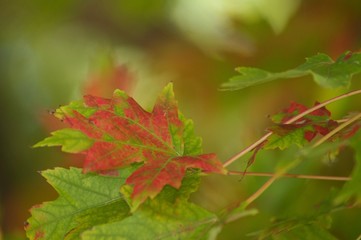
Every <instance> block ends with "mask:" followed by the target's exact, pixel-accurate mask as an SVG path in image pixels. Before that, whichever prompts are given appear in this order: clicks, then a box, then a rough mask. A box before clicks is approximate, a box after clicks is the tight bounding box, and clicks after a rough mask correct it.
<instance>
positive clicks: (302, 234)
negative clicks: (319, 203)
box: [257, 215, 337, 240]
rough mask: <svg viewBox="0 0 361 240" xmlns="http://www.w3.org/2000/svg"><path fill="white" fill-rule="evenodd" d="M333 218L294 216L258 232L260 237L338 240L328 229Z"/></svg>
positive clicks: (279, 239)
mask: <svg viewBox="0 0 361 240" xmlns="http://www.w3.org/2000/svg"><path fill="white" fill-rule="evenodd" d="M331 223H332V219H331V217H330V216H329V215H320V216H312V217H293V218H288V219H284V220H277V221H276V222H275V223H274V224H273V225H272V226H271V227H270V228H268V229H266V230H264V231H262V232H261V233H257V235H259V237H258V239H270V237H271V239H274V240H288V239H300V240H308V239H322V240H336V239H337V238H335V237H334V236H333V235H332V234H331V233H330V232H329V231H328V230H327V229H328V228H330V227H331Z"/></svg>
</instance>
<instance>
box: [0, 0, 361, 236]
mask: <svg viewBox="0 0 361 240" xmlns="http://www.w3.org/2000/svg"><path fill="white" fill-rule="evenodd" d="M0 27H1V39H0V106H1V107H0V114H1V118H0V122H1V124H0V134H1V135H0V136H1V145H0V177H1V182H0V184H1V185H0V188H1V189H0V190H1V192H0V194H1V196H0V197H1V205H0V216H1V218H0V221H1V228H0V239H1V235H2V236H3V238H4V239H25V234H24V232H23V222H24V221H25V220H26V219H27V218H28V217H29V212H28V209H29V208H30V207H31V206H33V205H35V204H39V203H41V202H43V201H50V200H53V199H55V198H56V193H55V191H54V190H52V189H51V188H50V186H49V185H48V184H47V183H46V182H45V180H44V179H42V177H41V176H40V174H38V172H37V171H40V170H43V169H47V168H53V167H56V166H69V165H79V164H80V163H81V161H80V160H79V159H76V158H74V157H73V156H69V155H67V154H63V153H61V152H60V149H57V148H54V149H53V148H52V149H32V148H31V146H32V145H33V144H34V143H36V142H37V141H39V140H41V139H43V138H44V137H46V136H47V135H48V134H49V132H50V131H52V130H55V129H57V128H59V127H60V126H61V123H58V122H57V121H56V120H53V119H52V117H51V116H50V114H48V111H51V110H52V109H54V108H57V107H58V106H59V105H61V104H67V103H68V102H69V101H71V100H75V99H79V98H81V96H82V95H83V94H85V93H91V94H96V95H101V96H104V97H109V96H111V93H112V91H113V88H115V87H119V88H123V89H125V90H126V91H127V92H128V93H129V94H130V95H132V96H134V98H135V99H136V100H138V101H139V102H140V103H141V104H142V105H143V106H144V107H146V108H148V109H150V108H151V106H152V105H153V103H154V100H155V98H156V96H157V94H158V92H159V91H160V90H161V89H162V88H163V87H164V86H165V84H166V83H167V82H169V81H173V82H174V88H175V93H176V97H177V99H178V101H179V105H180V109H181V110H182V112H183V113H184V114H185V115H186V116H187V117H189V118H192V119H193V120H194V122H195V126H196V132H197V134H199V135H200V136H202V137H203V139H204V149H205V152H216V153H217V154H218V155H219V157H220V158H221V159H222V160H223V161H225V160H227V158H229V157H231V156H232V155H233V154H235V153H237V152H238V151H240V150H242V148H244V147H246V146H247V145H248V144H250V143H252V142H253V141H255V140H257V138H258V137H260V136H261V135H263V133H264V131H265V130H264V129H266V128H267V126H269V124H270V122H269V120H268V118H267V116H268V115H270V114H273V113H276V112H277V111H279V110H280V109H283V108H285V107H286V106H287V105H288V104H289V102H290V101H291V100H293V101H297V102H299V103H302V104H305V105H308V106H310V105H313V102H314V101H316V100H318V101H323V100H325V99H327V98H330V97H333V96H335V95H337V94H340V93H343V92H345V91H346V90H345V89H341V90H340V89H338V90H330V89H322V88H320V87H318V86H317V85H316V84H315V83H314V82H313V81H312V80H311V79H310V78H308V77H305V78H299V79H292V80H283V81H279V82H275V83H271V84H266V85H263V86H259V87H254V88H249V89H245V90H242V91H236V92H220V91H218V90H217V89H218V87H219V85H220V84H221V83H222V82H225V81H227V80H228V78H229V77H231V76H233V75H235V74H236V73H235V72H234V68H235V67H236V66H253V67H259V68H263V69H266V70H270V71H283V70H286V69H288V68H292V67H295V66H297V65H299V64H301V63H303V62H304V59H305V57H308V56H312V55H315V54H317V53H318V52H323V53H327V54H329V55H330V56H331V57H333V58H336V57H337V56H338V55H340V54H341V53H343V52H344V51H346V50H352V51H358V50H359V49H360V45H361V1H359V0H348V1H338V0H319V1H313V0H304V1H296V0H229V1H224V0H211V1H208V0H197V1H185V0H175V1H164V0H153V1H140V0H132V1H95V0H88V1H80V0H63V1H45V0H36V1H22V0H12V1H6V0H4V1H1V3H0ZM357 80H360V76H358V77H356V78H355V80H354V81H353V85H352V87H351V88H352V89H356V88H360V87H361V84H360V83H359V81H357ZM360 100H361V99H360V98H358V97H353V98H352V99H348V100H343V101H342V102H339V103H337V104H333V105H331V106H330V109H331V110H332V111H333V112H334V114H335V116H336V117H340V116H342V115H343V114H345V113H347V112H349V111H352V110H360V109H359V107H360V104H359V103H360ZM285 156H286V157H287V154H282V155H281V154H280V153H278V152H271V153H269V152H267V153H261V154H260V156H258V158H257V162H256V164H255V165H254V166H252V169H250V171H272V167H273V166H274V163H275V162H276V161H277V160H278V159H279V158H281V157H285ZM245 162H246V159H243V160H242V159H241V160H239V161H238V163H236V164H234V165H232V166H231V168H232V169H237V170H241V169H242V168H244V166H245ZM352 164H353V162H352V158H351V157H350V153H347V152H346V153H344V154H343V155H341V157H340V159H339V161H338V162H336V163H333V164H331V165H327V164H323V163H322V162H321V161H319V162H317V163H313V164H308V165H307V166H304V167H303V168H300V169H298V170H299V171H300V172H299V173H302V174H328V175H348V174H349V172H350V170H351V168H352ZM238 180H239V179H238V178H237V177H226V178H224V177H217V176H210V177H207V178H205V179H204V181H203V182H202V186H201V188H200V191H199V192H198V193H197V194H195V195H194V196H193V200H194V201H196V202H198V203H200V204H202V205H203V206H204V207H206V208H208V209H210V210H217V209H220V208H222V207H224V206H226V205H227V204H229V203H231V202H232V201H234V200H236V199H238V198H242V196H243V198H244V199H245V198H246V197H247V196H249V195H250V194H252V192H254V191H255V190H256V189H257V188H258V187H259V186H260V185H261V184H262V183H263V182H264V181H265V180H266V179H265V178H258V177H246V178H245V179H244V180H243V181H241V182H239V181H238ZM337 186H341V183H334V182H320V181H306V180H296V179H288V180H280V181H279V182H277V183H276V184H275V185H274V186H273V187H271V188H270V189H269V191H267V192H266V193H265V194H264V195H263V196H262V197H261V198H260V199H258V200H257V201H256V202H255V207H257V208H259V209H260V212H261V214H259V215H257V216H254V217H249V218H245V219H241V220H239V221H236V222H234V223H232V224H229V225H228V226H226V228H225V229H224V230H223V232H222V233H221V234H220V236H219V239H249V238H246V237H245V234H247V233H249V232H253V231H257V230H259V229H262V228H263V227H264V226H265V225H267V224H268V223H269V219H270V218H271V217H272V216H274V215H277V216H280V215H282V214H289V215H291V214H293V213H294V212H296V213H303V212H305V211H312V206H313V205H315V204H317V201H319V200H320V199H322V197H323V196H324V195H326V194H327V192H328V191H329V190H330V189H331V188H332V187H337ZM320 189H323V190H324V192H322V191H320ZM300 193H302V194H300ZM310 199H311V200H310ZM292 211H293V212H292ZM360 213H361V212H360V211H355V210H352V211H350V212H346V213H342V214H337V215H336V216H335V220H334V223H333V227H332V229H331V231H332V233H333V234H335V236H337V237H338V238H339V239H355V238H356V237H357V234H360V230H359V229H361V221H360V219H361V214H360ZM350 222H352V224H349V223H350Z"/></svg>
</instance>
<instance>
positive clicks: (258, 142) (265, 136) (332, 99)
mask: <svg viewBox="0 0 361 240" xmlns="http://www.w3.org/2000/svg"><path fill="white" fill-rule="evenodd" d="M356 94H361V89H359V90H355V91H352V92H348V93H345V94H342V95H340V96H337V97H334V98H331V99H329V100H327V101H325V102H323V103H319V104H317V105H316V106H313V107H312V108H310V109H307V110H306V111H304V112H302V113H300V114H298V115H296V116H294V117H293V118H291V119H289V120H288V121H287V122H285V124H291V123H294V122H295V121H297V120H298V119H300V118H302V117H303V116H306V115H307V114H309V113H311V112H313V111H315V110H317V109H319V108H322V107H324V106H326V105H328V104H330V103H333V102H336V101H338V100H341V99H343V98H347V97H350V96H353V95H356ZM272 134H273V133H272V132H268V133H266V134H265V135H264V136H263V137H261V138H260V139H259V140H257V141H256V142H255V143H253V144H252V145H250V146H248V147H247V148H245V149H244V150H242V151H241V152H239V153H237V154H236V155H234V156H233V157H231V158H229V159H228V160H227V161H226V162H224V163H223V166H224V167H227V166H229V165H230V164H232V163H233V162H234V161H236V160H237V159H238V158H240V157H242V156H243V155H245V154H246V153H248V152H250V151H252V150H253V149H254V148H255V147H256V146H258V145H259V144H261V143H263V142H264V141H265V140H267V138H268V137H269V136H271V135H272Z"/></svg>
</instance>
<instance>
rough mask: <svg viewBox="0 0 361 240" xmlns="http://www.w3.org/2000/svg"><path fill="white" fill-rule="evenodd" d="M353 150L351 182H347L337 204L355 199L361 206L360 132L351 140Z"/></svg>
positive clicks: (336, 200) (337, 199)
mask: <svg viewBox="0 0 361 240" xmlns="http://www.w3.org/2000/svg"><path fill="white" fill-rule="evenodd" d="M350 143H351V146H352V148H353V149H354V151H355V165H354V167H353V170H352V174H351V178H352V179H351V180H350V181H348V182H346V183H345V185H344V186H343V188H342V189H341V191H340V194H339V195H338V197H337V198H336V199H335V202H336V203H337V204H339V203H341V202H346V201H349V200H350V199H352V198H353V197H354V199H353V200H354V202H355V203H356V204H361V187H360V185H361V132H360V131H359V132H358V133H357V134H356V135H355V136H354V137H352V138H351V139H350Z"/></svg>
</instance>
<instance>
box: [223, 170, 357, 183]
mask: <svg viewBox="0 0 361 240" xmlns="http://www.w3.org/2000/svg"><path fill="white" fill-rule="evenodd" d="M228 174H229V175H247V176H257V177H273V176H274V175H275V174H274V173H263V172H241V171H228ZM280 177H288V178H302V179H317V180H331V181H349V180H351V178H350V177H337V176H320V175H303V174H289V173H286V174H283V175H281V176H280Z"/></svg>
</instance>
